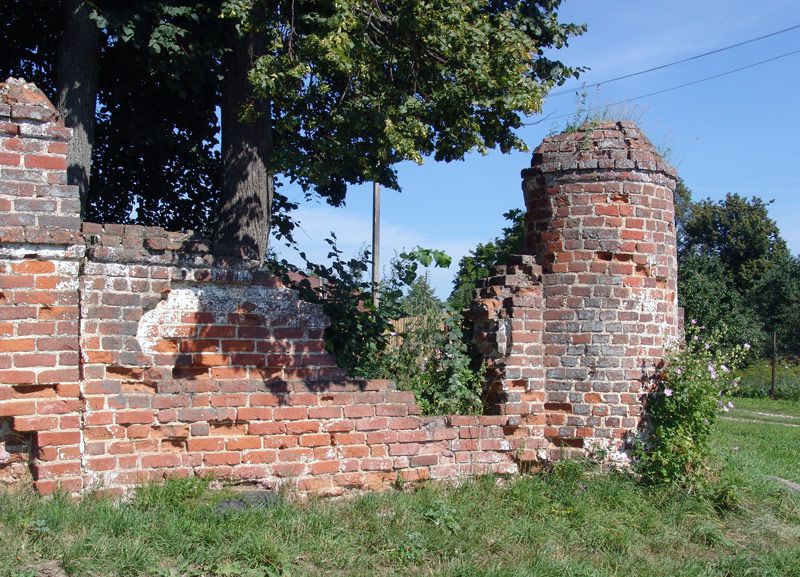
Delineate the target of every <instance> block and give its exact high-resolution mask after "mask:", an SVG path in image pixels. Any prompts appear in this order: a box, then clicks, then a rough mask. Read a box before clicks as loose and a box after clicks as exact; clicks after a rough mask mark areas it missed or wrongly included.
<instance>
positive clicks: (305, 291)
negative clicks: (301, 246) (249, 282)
mask: <svg viewBox="0 0 800 577" xmlns="http://www.w3.org/2000/svg"><path fill="white" fill-rule="evenodd" d="M326 242H327V243H328V245H329V246H330V252H329V254H328V259H329V262H330V264H329V265H328V266H324V265H319V264H314V263H312V262H310V261H309V260H308V259H306V258H305V255H303V254H302V253H301V256H302V257H303V258H304V259H305V261H306V263H305V264H306V266H305V270H306V271H309V272H310V273H311V274H313V275H314V276H316V277H317V278H319V279H321V280H322V284H321V285H320V286H316V287H315V286H312V283H310V282H308V281H307V280H304V281H301V282H300V283H296V282H295V283H293V284H294V285H295V286H297V288H299V289H300V290H301V294H302V296H303V298H304V299H306V300H309V301H311V302H317V303H320V304H321V305H322V307H323V309H324V310H325V313H326V314H327V315H328V316H329V317H330V319H331V326H330V328H329V329H328V330H327V331H326V332H325V339H326V344H327V347H328V350H329V352H331V353H333V354H335V355H336V357H337V361H338V363H339V366H340V367H343V368H346V369H348V371H349V372H350V374H351V375H353V376H357V377H365V378H386V379H393V380H395V381H396V382H397V384H398V387H399V388H401V389H404V390H410V391H413V392H414V394H415V396H416V399H417V402H418V403H419V405H420V408H421V410H422V411H423V413H425V414H447V413H473V412H478V411H479V410H480V408H481V399H480V391H481V387H482V385H483V372H482V370H480V369H479V370H472V369H471V368H470V366H469V365H470V358H469V356H468V355H467V348H466V344H465V343H464V341H463V338H462V331H461V327H460V324H459V321H460V318H459V317H458V315H456V314H454V312H453V311H452V310H451V309H450V308H448V307H447V306H446V305H444V304H443V303H441V302H440V301H439V300H438V299H437V298H436V297H435V295H433V293H432V291H430V287H429V286H427V284H426V282H424V278H422V279H420V278H419V267H420V266H430V265H432V264H435V265H436V266H442V267H446V266H449V264H450V257H449V256H447V255H446V254H445V253H443V252H442V251H438V250H432V249H426V248H420V247H417V248H416V249H414V250H413V251H410V252H407V253H402V254H400V255H399V256H398V257H396V258H395V259H393V260H392V262H391V274H390V275H389V276H388V278H386V279H385V280H384V282H382V283H381V286H380V288H379V290H380V306H379V307H377V308H376V307H375V306H374V305H373V301H372V283H371V281H370V279H369V278H368V276H367V272H368V271H369V268H370V254H369V252H368V251H363V252H362V253H361V254H360V255H358V256H356V257H355V258H351V259H344V258H343V257H342V252H341V250H339V248H338V247H337V245H336V237H335V235H332V238H330V239H327V241H326ZM276 268H278V270H281V272H284V271H285V270H286V269H288V270H293V271H295V272H297V271H298V269H297V268H296V267H292V266H291V265H289V264H288V263H286V262H285V261H284V262H282V263H280V264H278V265H276ZM284 278H285V280H286V282H291V279H290V278H289V276H288V275H287V276H285V277H284ZM426 291H427V292H426ZM401 317H413V320H412V321H411V322H409V323H407V326H406V329H405V330H404V332H403V333H402V334H401V335H400V337H401V339H402V344H401V345H400V346H399V347H395V348H392V347H389V346H388V345H389V340H390V339H389V337H390V336H391V334H392V333H393V332H394V326H393V323H394V321H395V320H396V319H398V318H401Z"/></svg>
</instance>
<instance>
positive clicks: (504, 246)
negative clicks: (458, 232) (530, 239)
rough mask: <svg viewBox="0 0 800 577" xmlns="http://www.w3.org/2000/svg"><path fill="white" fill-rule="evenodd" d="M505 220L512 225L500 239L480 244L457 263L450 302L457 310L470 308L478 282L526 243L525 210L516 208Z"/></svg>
mask: <svg viewBox="0 0 800 577" xmlns="http://www.w3.org/2000/svg"><path fill="white" fill-rule="evenodd" d="M503 217H504V218H505V219H506V220H507V221H508V222H509V223H510V224H509V226H507V227H504V228H503V232H502V234H501V236H498V237H495V238H494V240H491V241H489V242H487V243H486V244H483V243H479V244H478V245H477V246H476V247H475V248H474V249H472V250H471V251H470V253H469V254H468V255H467V256H465V257H463V258H462V259H461V261H460V262H459V263H458V272H457V273H456V277H455V279H454V280H453V291H452V292H451V293H450V297H449V298H448V302H449V304H450V306H451V307H453V308H454V309H455V310H458V311H463V310H465V309H468V308H469V306H470V303H471V302H472V292H473V290H474V289H475V286H476V285H477V283H478V281H479V280H481V279H483V278H485V277H487V276H489V273H490V272H491V268H492V267H493V266H495V265H496V264H503V263H504V262H505V260H506V258H507V257H508V256H509V255H511V254H519V253H520V252H521V251H522V250H523V246H524V243H525V211H523V210H521V209H518V208H515V209H512V210H509V211H508V212H506V213H505V214H503Z"/></svg>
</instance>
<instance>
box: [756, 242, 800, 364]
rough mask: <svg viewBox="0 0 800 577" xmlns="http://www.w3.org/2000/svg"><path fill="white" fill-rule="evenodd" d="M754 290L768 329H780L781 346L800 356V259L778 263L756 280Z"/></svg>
mask: <svg viewBox="0 0 800 577" xmlns="http://www.w3.org/2000/svg"><path fill="white" fill-rule="evenodd" d="M751 294H752V301H753V302H754V303H755V307H756V310H757V311H758V313H759V315H760V317H761V319H762V322H763V323H764V326H765V329H766V331H767V332H772V331H775V332H776V333H777V338H778V350H779V351H781V352H782V353H784V354H789V355H792V356H795V357H796V356H800V314H798V312H799V311H800V259H798V258H796V257H788V258H786V259H785V260H783V261H781V262H777V263H775V264H774V266H772V267H771V268H770V269H769V270H768V271H767V272H766V273H765V274H764V275H763V276H761V278H759V279H758V280H757V281H756V283H755V285H754V286H753V289H752V291H751ZM769 352H771V350H770V351H769Z"/></svg>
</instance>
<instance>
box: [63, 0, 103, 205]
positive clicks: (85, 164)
mask: <svg viewBox="0 0 800 577" xmlns="http://www.w3.org/2000/svg"><path fill="white" fill-rule="evenodd" d="M64 11H65V12H64V32H63V34H62V36H61V41H60V43H59V46H58V81H57V86H56V88H57V90H58V96H57V104H56V107H57V108H58V111H59V112H60V113H61V117H62V118H63V119H64V122H65V124H66V125H67V126H68V127H70V128H72V140H70V142H69V148H68V149H67V182H68V183H69V184H74V185H77V186H78V189H79V191H80V199H81V217H83V215H84V214H85V212H86V203H87V199H88V197H89V179H90V176H91V170H92V144H93V143H94V125H95V106H96V103H97V83H98V77H99V73H100V48H101V41H102V32H101V31H100V29H99V28H98V27H97V24H95V23H94V22H92V21H91V20H90V19H89V9H88V8H87V7H86V6H85V4H84V0H65V2H64Z"/></svg>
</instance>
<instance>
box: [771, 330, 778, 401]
mask: <svg viewBox="0 0 800 577" xmlns="http://www.w3.org/2000/svg"><path fill="white" fill-rule="evenodd" d="M777 367H778V331H772V384H771V385H770V388H769V396H770V398H772V399H773V400H774V399H775V397H776V396H777V391H776V390H775V381H776V378H775V377H776V371H777Z"/></svg>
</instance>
